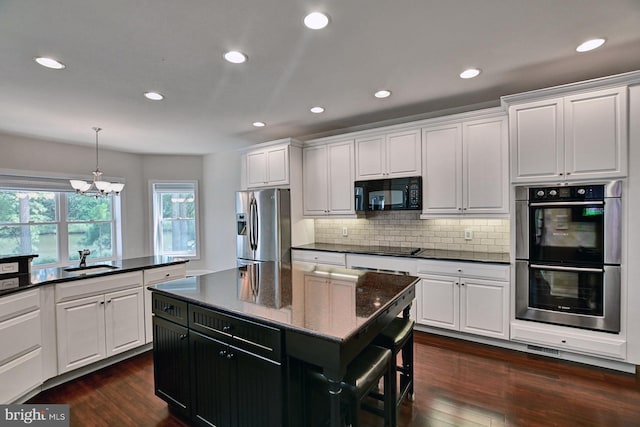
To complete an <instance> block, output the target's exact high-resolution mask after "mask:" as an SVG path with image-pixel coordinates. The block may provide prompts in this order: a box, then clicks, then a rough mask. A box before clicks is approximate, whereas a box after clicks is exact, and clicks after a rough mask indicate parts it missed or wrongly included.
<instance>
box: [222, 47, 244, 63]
mask: <svg viewBox="0 0 640 427" xmlns="http://www.w3.org/2000/svg"><path fill="white" fill-rule="evenodd" d="M224 59H226V60H227V61H229V62H231V63H234V64H242V63H243V62H245V61H246V60H247V55H245V54H244V53H242V52H238V51H237V50H231V51H229V52H227V53H225V54H224Z"/></svg>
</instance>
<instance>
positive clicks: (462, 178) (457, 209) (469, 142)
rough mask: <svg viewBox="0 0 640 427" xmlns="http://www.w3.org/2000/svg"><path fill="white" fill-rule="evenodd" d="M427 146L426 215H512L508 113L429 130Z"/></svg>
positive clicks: (426, 131)
mask: <svg viewBox="0 0 640 427" xmlns="http://www.w3.org/2000/svg"><path fill="white" fill-rule="evenodd" d="M422 145H423V147H422V155H423V159H422V165H423V171H422V175H423V180H422V186H423V201H422V207H423V208H422V213H423V215H426V216H431V215H435V216H439V215H443V214H483V215H484V214H506V213H508V209H509V177H508V142H507V120H506V117H505V116H504V115H500V116H497V117H489V118H484V119H478V120H472V121H465V122H461V123H460V122H458V123H456V122H453V123H450V124H446V125H441V126H437V127H429V128H425V129H424V130H423V136H422Z"/></svg>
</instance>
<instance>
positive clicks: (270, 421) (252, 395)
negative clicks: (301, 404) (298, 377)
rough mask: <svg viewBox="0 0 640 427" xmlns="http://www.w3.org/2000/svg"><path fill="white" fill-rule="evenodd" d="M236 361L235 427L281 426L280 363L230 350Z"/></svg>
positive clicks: (281, 384)
mask: <svg viewBox="0 0 640 427" xmlns="http://www.w3.org/2000/svg"><path fill="white" fill-rule="evenodd" d="M229 351H230V352H231V354H232V357H233V358H234V359H236V360H237V364H236V366H237V380H236V381H235V387H236V388H237V396H238V423H237V424H236V425H238V426H247V427H248V426H251V427H281V426H282V425H283V415H282V414H283V412H284V411H283V402H284V399H283V393H282V387H283V381H282V370H281V367H280V364H278V363H275V362H271V361H268V360H265V359H263V358H261V357H258V356H256V355H253V354H251V353H246V352H244V351H238V350H235V349H233V348H232V347H230V350H229Z"/></svg>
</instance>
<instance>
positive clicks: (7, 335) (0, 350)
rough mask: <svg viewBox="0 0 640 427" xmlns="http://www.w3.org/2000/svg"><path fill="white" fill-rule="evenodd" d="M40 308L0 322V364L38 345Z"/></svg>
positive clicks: (40, 335) (39, 342)
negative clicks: (0, 344)
mask: <svg viewBox="0 0 640 427" xmlns="http://www.w3.org/2000/svg"><path fill="white" fill-rule="evenodd" d="M41 342H42V331H41V327H40V310H36V311H32V312H30V313H26V314H22V315H20V316H16V317H14V318H12V319H8V320H5V321H4V322H0V343H2V346H0V364H2V363H5V362H8V361H9V360H11V359H14V358H15V357H17V356H20V355H22V354H25V353H27V352H29V351H31V350H34V349H36V348H38V347H40V345H41Z"/></svg>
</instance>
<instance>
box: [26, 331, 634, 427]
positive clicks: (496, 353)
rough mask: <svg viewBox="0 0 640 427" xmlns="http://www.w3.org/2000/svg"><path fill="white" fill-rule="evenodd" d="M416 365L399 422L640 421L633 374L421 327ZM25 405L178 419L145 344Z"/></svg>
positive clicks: (101, 421) (123, 418)
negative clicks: (158, 393) (410, 396)
mask: <svg viewBox="0 0 640 427" xmlns="http://www.w3.org/2000/svg"><path fill="white" fill-rule="evenodd" d="M415 363H416V372H415V373H416V386H415V393H416V396H415V401H413V402H405V403H403V405H402V408H401V412H400V425H401V426H407V427H409V426H410V427H417V426H429V427H441V426H442V427H444V426H492V427H495V426H545V427H546V426H581V427H582V426H585V427H588V426H604V427H615V426H625V427H626V426H640V378H639V377H637V376H635V375H630V374H623V373H618V372H614V371H610V370H605V369H599V368H592V367H586V366H584V365H579V364H573V363H568V362H561V361H557V360H554V359H548V358H543V357H539V356H533V355H527V354H524V353H519V352H515V351H510V350H503V349H496V348H494V347H489V346H483V345H479V344H474V343H469V342H464V341H459V340H454V339H449V338H444V337H438V336H433V335H428V334H423V333H416V347H415ZM30 403H68V404H69V405H70V408H71V426H83V427H84V426H185V425H186V424H185V423H183V422H182V421H180V420H179V419H177V418H175V417H173V416H172V415H171V414H170V413H169V412H168V410H167V406H166V404H165V403H164V402H163V401H162V400H160V399H158V398H157V397H155V395H154V394H153V359H152V355H151V353H150V352H148V353H145V354H143V355H140V356H137V357H135V358H132V359H129V360H127V361H124V362H121V363H119V364H117V365H114V366H112V367H108V368H105V369H103V370H101V371H98V372H95V373H93V374H90V375H87V376H85V377H82V378H80V379H78V380H75V381H72V382H70V383H67V384H63V385H61V386H59V387H56V388H53V389H50V390H47V391H45V392H43V393H41V394H39V395H38V396H36V397H34V398H33V399H31V400H30ZM367 422H368V423H370V424H368V425H371V426H379V425H382V424H381V423H380V422H379V421H378V419H377V418H375V417H373V418H370V417H367Z"/></svg>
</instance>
